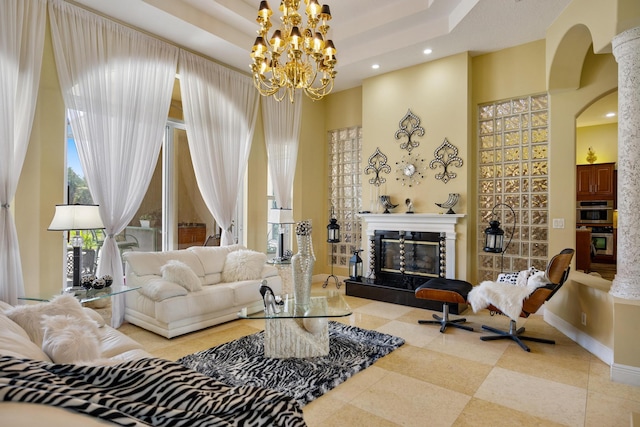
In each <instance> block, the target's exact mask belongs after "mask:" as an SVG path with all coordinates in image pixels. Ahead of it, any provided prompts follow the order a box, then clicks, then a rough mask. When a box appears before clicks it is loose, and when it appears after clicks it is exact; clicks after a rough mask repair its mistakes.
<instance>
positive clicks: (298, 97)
mask: <svg viewBox="0 0 640 427" xmlns="http://www.w3.org/2000/svg"><path fill="white" fill-rule="evenodd" d="M301 115H302V92H301V91H299V90H298V91H296V93H295V98H294V102H286V101H281V102H278V101H276V100H275V98H274V97H272V96H267V97H263V98H262V120H263V122H264V133H265V142H266V145H267V154H268V155H269V171H270V173H271V183H272V184H273V192H274V196H275V198H276V205H277V207H278V208H284V209H291V208H292V206H291V193H292V190H293V177H294V175H295V173H296V160H297V159H298V139H299V137H300V116H301Z"/></svg>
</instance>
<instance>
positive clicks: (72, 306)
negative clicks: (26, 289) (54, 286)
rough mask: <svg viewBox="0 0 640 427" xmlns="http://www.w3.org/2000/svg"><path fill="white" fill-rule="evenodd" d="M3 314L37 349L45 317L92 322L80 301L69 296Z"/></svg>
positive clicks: (28, 305)
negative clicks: (62, 317) (16, 325)
mask: <svg viewBox="0 0 640 427" xmlns="http://www.w3.org/2000/svg"><path fill="white" fill-rule="evenodd" d="M5 314H6V316H7V317H8V318H10V319H11V320H13V321H14V322H16V323H17V324H18V325H20V327H22V329H24V330H25V331H26V332H27V334H28V335H29V338H30V339H31V341H33V342H34V343H35V344H36V345H37V346H38V347H41V346H42V337H43V335H44V330H43V327H42V317H43V316H45V315H46V316H55V315H58V314H67V315H69V316H73V317H76V318H78V319H79V320H84V321H91V322H92V320H91V319H90V318H89V317H88V316H87V315H86V314H85V312H84V310H83V309H82V305H81V304H80V301H78V300H77V299H76V297H74V296H73V295H70V294H62V295H57V296H56V297H54V298H53V299H52V300H51V301H50V302H41V303H38V304H26V305H19V306H16V307H13V308H12V309H10V310H7V311H6V312H5Z"/></svg>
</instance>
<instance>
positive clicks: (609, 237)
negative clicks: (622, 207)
mask: <svg viewBox="0 0 640 427" xmlns="http://www.w3.org/2000/svg"><path fill="white" fill-rule="evenodd" d="M613 243H614V242H613V227H591V251H592V252H594V255H613Z"/></svg>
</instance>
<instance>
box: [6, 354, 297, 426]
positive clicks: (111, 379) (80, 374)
mask: <svg viewBox="0 0 640 427" xmlns="http://www.w3.org/2000/svg"><path fill="white" fill-rule="evenodd" d="M0 400H1V401H13V402H28V403H38V404H43V405H53V406H57V407H61V408H65V409H68V410H72V411H75V412H78V413H82V414H86V415H90V416H93V417H98V418H101V419H104V420H107V421H110V422H113V423H116V424H119V425H123V426H141V425H153V426H190V427H192V426H193V427H195V426H265V425H269V426H287V427H289V426H291V427H295V426H304V425H305V423H304V420H303V418H302V410H301V409H300V406H299V405H298V404H297V403H296V402H295V401H294V400H293V399H291V398H289V397H287V396H286V395H284V394H281V393H279V392H276V391H273V390H268V389H263V388H259V387H252V386H238V387H231V386H228V385H225V384H222V383H220V382H217V381H215V380H213V379H211V378H210V377H208V376H206V375H202V374H199V373H198V372H195V371H193V370H191V369H189V368H186V367H184V366H183V365H181V364H178V363H174V362H170V361H167V360H163V359H140V360H135V361H129V362H123V363H119V364H117V365H114V366H82V365H62V364H52V363H47V362H41V361H35V360H30V359H18V358H15V357H10V356H0Z"/></svg>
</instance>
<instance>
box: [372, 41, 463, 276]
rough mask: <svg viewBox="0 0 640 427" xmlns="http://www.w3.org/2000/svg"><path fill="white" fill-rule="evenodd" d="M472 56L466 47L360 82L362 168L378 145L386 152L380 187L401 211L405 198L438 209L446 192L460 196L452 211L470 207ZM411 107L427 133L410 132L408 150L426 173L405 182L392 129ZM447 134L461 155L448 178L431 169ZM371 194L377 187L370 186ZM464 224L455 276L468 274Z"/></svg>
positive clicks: (418, 205) (419, 206)
mask: <svg viewBox="0 0 640 427" xmlns="http://www.w3.org/2000/svg"><path fill="white" fill-rule="evenodd" d="M470 64H471V61H470V58H469V56H468V55H467V54H466V53H463V54H459V55H454V56H451V57H448V58H444V59H440V60H437V61H433V62H428V63H425V64H422V65H417V66H414V67H410V68H405V69H402V70H400V71H396V72H393V73H388V74H383V75H380V76H377V77H372V78H369V79H367V80H365V81H364V84H363V96H362V99H363V102H362V105H363V107H362V113H363V122H362V125H363V143H362V150H363V151H362V162H363V169H364V166H366V162H367V160H368V158H369V156H371V155H372V154H373V153H374V152H375V150H376V148H379V149H380V151H381V152H382V153H383V154H385V155H386V156H387V158H388V160H387V163H388V164H389V165H390V166H391V169H392V172H391V173H390V174H382V176H383V177H384V178H385V179H386V180H387V182H386V183H384V184H382V185H381V187H380V194H381V195H382V194H386V195H390V196H391V200H392V202H393V203H400V206H399V207H398V210H397V212H403V211H404V210H403V203H404V200H405V199H407V198H410V199H411V200H412V201H413V204H414V209H415V212H419V213H442V210H441V209H440V208H438V207H437V206H435V203H437V202H443V201H445V200H447V197H448V194H449V193H460V194H461V200H460V202H459V203H458V205H457V206H456V207H455V211H456V212H457V213H461V214H467V213H468V194H469V168H470V165H471V164H472V161H471V159H470V156H471V153H472V152H473V150H469V144H470V138H471V131H470V126H471V125H470V117H469V102H468V101H469V97H470V96H469V92H470V88H469V72H470ZM408 110H411V112H412V113H413V114H415V115H416V116H418V117H419V118H420V120H421V122H420V126H422V127H423V128H424V129H425V135H424V136H422V137H414V138H413V140H415V141H419V142H420V145H419V146H418V147H416V148H414V149H413V150H412V153H417V154H418V155H419V156H420V158H421V159H423V160H424V163H425V169H424V175H425V177H424V179H422V180H421V182H420V183H419V184H418V185H415V186H413V187H408V186H403V185H402V184H401V182H399V181H397V180H396V177H397V176H398V172H397V166H396V162H399V161H401V160H402V158H403V156H405V155H406V154H407V151H406V150H402V149H401V148H400V143H401V142H404V141H406V139H401V140H397V139H396V138H395V133H396V131H397V130H398V129H399V122H400V121H401V120H402V119H403V117H404V116H405V115H406V114H407V111H408ZM445 138H447V139H448V140H449V142H450V143H451V144H452V145H454V146H456V147H457V148H458V150H459V151H458V156H459V157H460V158H462V160H463V165H462V167H460V168H458V167H454V166H450V171H451V172H455V173H456V174H457V177H456V178H455V179H452V180H450V181H449V182H448V183H446V184H445V183H444V182H442V181H439V180H436V179H435V174H436V173H438V172H442V169H441V168H438V169H429V167H428V164H429V162H430V161H431V160H433V159H434V157H435V155H434V151H435V150H436V149H437V148H438V146H440V144H442V142H443V141H444V139H445ZM368 178H370V175H364V173H363V174H362V182H363V190H362V199H363V200H362V206H363V207H367V206H370V199H371V197H370V193H371V192H370V187H369V185H370V184H368ZM373 194H374V196H375V192H373ZM467 224H468V219H467V218H464V219H462V221H461V222H460V223H459V227H458V234H457V249H456V259H457V264H456V276H457V277H458V278H460V279H465V278H466V277H467V276H468V274H469V271H468V268H467V265H468V260H467V235H468V232H467Z"/></svg>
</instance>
